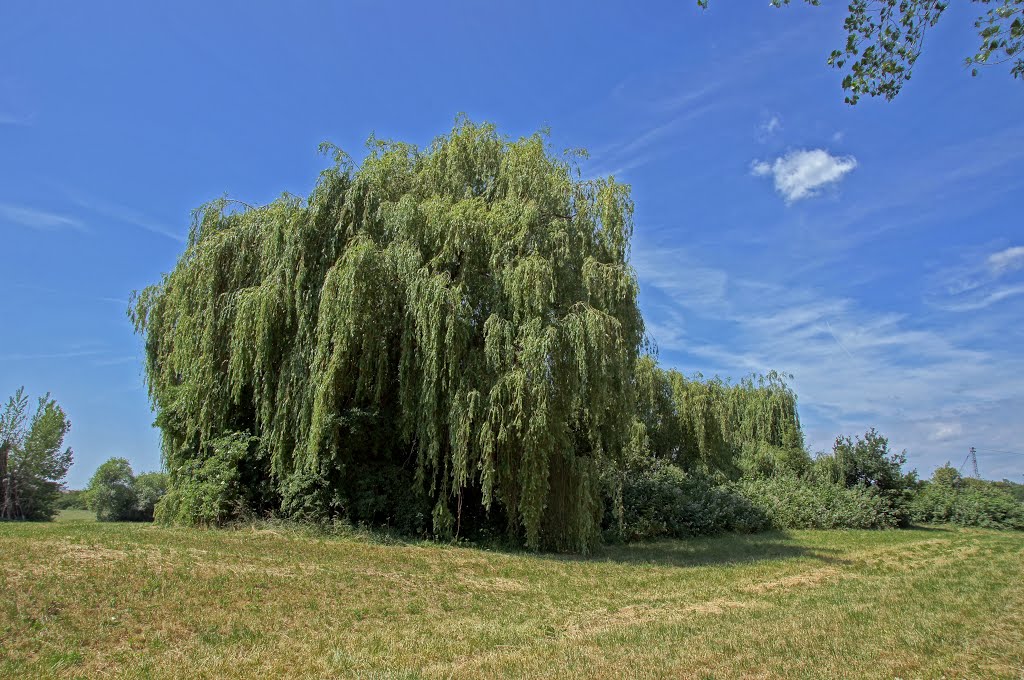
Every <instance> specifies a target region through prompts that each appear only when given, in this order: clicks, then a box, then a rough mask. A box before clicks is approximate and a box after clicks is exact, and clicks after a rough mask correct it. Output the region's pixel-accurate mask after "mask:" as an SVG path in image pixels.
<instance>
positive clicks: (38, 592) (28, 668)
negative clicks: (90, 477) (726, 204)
mask: <svg viewBox="0 0 1024 680" xmlns="http://www.w3.org/2000/svg"><path fill="white" fill-rule="evenodd" d="M63 519H64V521H59V522H54V523H49V524H2V525H0V555H2V556H3V557H2V560H0V564H2V570H0V676H3V677H83V678H96V677H180V678H200V677H205V678H238V677H251V678H270V677H355V676H360V677H396V678H417V677H443V678H448V677H461V678H474V677H494V676H501V677H530V678H533V677H780V676H790V677H889V678H891V677H901V678H913V677H929V678H930V677H940V676H945V677H1014V678H1019V677H1022V674H1024V592H1022V588H1021V586H1022V584H1024V535H1022V534H1020V533H1009V532H1006V533H1000V532H994V531H982V530H956V529H921V530H908V531H889V532H870V531H808V532H792V533H788V534H782V533H774V534H760V535H754V536H726V537H721V538H714V539H699V540H691V541H672V542H663V543H656V544H647V545H637V546H622V547H611V548H608V549H606V550H604V551H603V552H602V553H601V554H599V555H597V556H595V557H592V558H589V559H578V558H570V557H561V556H550V555H531V554H525V553H510V552H495V551H488V550H483V549H475V548H463V547H453V546H444V545H437V544H432V543H407V544H392V545H388V544H383V543H380V542H375V541H373V540H371V539H369V538H367V537H360V536H352V537H333V538H327V537H316V536H310V535H304V534H303V533H302V532H297V531H290V530H287V529H268V528H265V527H264V528H259V527H253V528H248V529H237V530H231V531H203V530H193V529H165V528H160V527H156V526H152V525H144V524H103V523H96V522H89V521H85V520H84V519H82V520H74V519H70V518H69V517H67V516H65V517H64V518H63Z"/></svg>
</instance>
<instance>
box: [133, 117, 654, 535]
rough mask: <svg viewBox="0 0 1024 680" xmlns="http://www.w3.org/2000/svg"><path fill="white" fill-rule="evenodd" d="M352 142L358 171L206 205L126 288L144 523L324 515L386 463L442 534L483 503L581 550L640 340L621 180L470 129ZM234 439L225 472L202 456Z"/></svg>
mask: <svg viewBox="0 0 1024 680" xmlns="http://www.w3.org/2000/svg"><path fill="white" fill-rule="evenodd" d="M369 146H370V153H369V155H368V157H367V158H366V159H365V160H364V161H363V163H362V165H361V166H359V167H354V166H353V165H352V164H351V163H350V162H349V160H348V158H347V157H346V156H345V155H344V154H343V153H341V152H340V151H337V150H333V149H332V148H330V147H327V149H328V150H333V151H334V155H335V161H336V165H335V166H334V167H333V168H330V169H328V170H327V171H325V172H324V173H323V174H322V175H321V179H320V182H319V183H318V185H317V186H316V188H315V189H314V190H313V192H312V193H311V195H310V196H309V198H308V199H305V200H303V199H299V198H296V197H292V196H285V197H283V198H281V199H280V200H278V201H276V202H274V203H272V204H270V205H268V206H265V207H262V208H257V209H248V210H244V211H238V210H232V209H230V208H231V205H230V204H229V203H228V202H227V201H223V200H222V201H215V202H214V203H212V204H209V205H206V206H204V207H203V208H201V209H200V210H199V211H197V213H196V216H195V220H194V224H193V228H192V231H191V234H190V237H189V241H188V245H187V248H186V251H185V253H184V254H183V255H182V256H181V259H180V260H179V261H178V264H177V266H176V267H175V269H174V271H172V272H171V273H170V274H168V275H166V276H165V277H164V279H163V281H162V282H161V283H159V284H158V285H156V286H152V287H150V288H147V289H146V290H144V291H142V292H141V293H140V294H139V295H138V296H137V300H136V305H135V308H134V310H133V318H134V321H135V324H136V328H137V329H138V331H139V332H141V333H143V334H144V335H145V341H146V355H147V361H146V370H147V377H148V383H149V389H150V395H151V398H152V400H153V403H154V406H155V408H156V410H157V414H158V415H157V424H158V425H159V427H160V428H161V431H162V434H163V444H164V457H165V461H166V465H167V468H168V470H169V472H170V475H171V479H170V489H171V490H170V492H169V494H168V496H167V499H166V500H165V501H164V505H163V506H162V507H161V509H160V511H159V512H158V514H159V515H160V516H161V517H164V518H167V519H174V520H182V521H196V522H200V523H219V522H222V521H224V520H226V519H228V518H229V517H230V516H232V515H233V514H234V513H236V512H238V511H239V509H240V508H242V507H243V506H255V507H249V509H250V510H251V511H262V510H277V511H283V512H286V513H291V514H297V515H305V514H310V513H312V514H317V515H324V514H331V513H333V512H337V511H338V509H339V508H341V509H343V510H348V509H349V508H350V507H354V506H355V505H357V504H358V503H356V502H353V500H352V499H355V498H356V497H357V496H359V495H360V494H362V493H364V491H362V490H360V489H361V488H362V489H365V485H363V484H362V482H363V480H362V479H360V478H357V477H355V476H354V474H353V470H364V471H366V472H367V475H368V478H369V479H371V480H377V479H379V478H380V477H381V475H382V472H383V471H385V470H393V469H396V468H397V469H400V470H402V471H403V472H402V474H401V475H399V479H406V478H410V477H411V478H413V479H414V480H415V488H413V485H412V484H411V485H410V487H409V488H407V489H406V490H405V493H406V494H407V495H409V496H413V497H415V496H416V495H417V494H422V495H424V496H426V497H428V498H429V501H430V507H433V508H434V510H433V511H432V512H431V515H432V517H433V518H434V519H435V520H436V524H435V526H434V527H433V529H434V530H435V532H436V533H438V534H439V535H440V534H444V533H445V532H446V531H447V530H449V529H450V528H452V522H450V521H449V517H450V516H452V517H453V518H454V525H453V526H454V528H460V526H464V523H463V520H468V519H469V518H470V517H473V518H479V517H482V516H484V515H486V511H487V510H491V509H494V510H496V511H497V512H498V513H500V514H501V515H503V516H504V518H505V522H506V524H507V525H508V526H509V527H510V530H511V531H513V532H515V533H517V534H518V535H520V536H522V537H523V538H524V539H525V543H526V544H527V545H528V546H530V547H533V548H537V547H541V546H543V547H547V548H554V549H567V550H578V551H585V550H588V549H589V548H590V547H591V546H592V545H593V543H594V541H595V540H596V539H597V538H598V536H599V527H600V514H601V498H600V490H599V483H598V481H599V476H600V473H601V470H602V469H603V468H604V467H605V466H607V465H614V461H616V460H617V459H618V458H619V457H621V456H622V453H623V451H624V448H625V446H626V445H627V438H628V436H629V434H630V423H631V422H632V420H633V413H634V408H633V404H632V394H631V391H630V390H628V389H624V387H623V386H628V385H629V384H630V382H631V377H632V376H633V373H634V367H635V362H636V358H637V354H638V348H639V346H640V344H641V340H642V337H643V323H642V320H641V318H640V313H639V310H638V308H637V304H636V296H637V281H636V277H635V274H634V272H633V270H632V268H631V267H630V266H629V263H628V254H629V240H630V237H631V233H632V203H631V200H630V197H629V191H628V188H627V187H625V186H623V185H619V184H616V183H615V182H614V181H612V180H605V179H595V180H587V181H581V180H579V179H578V176H579V174H578V171H577V169H576V166H575V161H574V159H573V157H571V156H570V157H567V158H559V157H555V156H554V155H552V154H551V153H550V151H549V149H548V147H547V145H546V142H545V138H544V137H543V136H542V135H540V134H537V135H533V136H531V137H527V138H524V139H520V140H518V141H510V140H508V139H506V138H504V137H501V136H500V135H498V134H497V132H496V131H495V129H494V128H493V127H492V126H490V125H475V124H473V123H471V122H469V121H467V120H459V121H458V122H457V123H456V126H455V128H454V129H453V130H452V132H451V133H450V134H449V135H446V136H442V137H439V138H438V139H436V140H435V141H434V142H433V143H432V144H431V145H430V146H429V147H427V148H426V149H418V148H416V147H414V146H412V145H409V144H404V143H400V142H384V141H378V140H375V139H371V140H370V144H369ZM242 431H247V432H250V433H252V435H253V436H254V439H253V440H252V445H251V446H249V445H246V446H244V447H242V449H243V451H242V452H241V454H240V455H242V457H243V459H242V460H236V459H234V458H231V459H230V460H228V459H224V458H223V457H222V456H221V455H220V454H213V453H211V450H213V449H216V448H217V447H216V446H215V445H213V442H214V441H216V440H218V438H221V437H223V436H225V435H226V434H228V433H231V432H242ZM246 466H248V467H246ZM367 467H368V468H369V470H368V471H367V470H366V468H367ZM293 475H298V476H297V477H293ZM214 479H219V480H221V481H223V484H222V485H220V486H217V487H214V486H213V482H212V481H211V480H214ZM310 480H323V481H325V482H326V483H327V484H328V485H329V489H328V491H327V492H323V490H322V489H321V488H320V485H319V482H318V483H312V484H311V483H309V482H310ZM214 491H216V493H214ZM371 493H372V491H371ZM304 495H305V496H309V498H308V499H303V498H302V496H304ZM469 497H473V498H474V499H475V500H474V503H475V504H476V505H477V506H478V507H480V508H482V509H483V510H484V511H485V513H483V514H482V513H479V512H476V511H475V510H473V509H472V508H469V507H467V506H466V505H465V504H464V503H463V502H462V501H463V500H464V499H466V498H469ZM345 499H349V503H348V507H346V506H345ZM282 502H284V506H282V505H281V503H282ZM385 514H386V513H385ZM414 515H415V513H411V514H409V515H408V516H407V517H406V519H409V518H411V517H413V516H414Z"/></svg>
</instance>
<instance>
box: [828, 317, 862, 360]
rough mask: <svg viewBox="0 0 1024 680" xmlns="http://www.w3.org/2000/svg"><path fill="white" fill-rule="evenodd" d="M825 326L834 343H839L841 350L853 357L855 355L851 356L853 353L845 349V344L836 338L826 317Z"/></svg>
mask: <svg viewBox="0 0 1024 680" xmlns="http://www.w3.org/2000/svg"><path fill="white" fill-rule="evenodd" d="M825 328H827V329H828V334H829V335H831V336H832V339H833V340H835V341H836V344H837V345H839V346H840V347H842V348H843V351H844V352H846V354H847V355H848V356H849V357H850V358H851V359H855V358H856V357H854V356H853V354H852V353H851V352H850V350H848V349H846V345H844V344H843V343H841V342H839V338H837V337H836V334H835V333H833V332H832V326H830V325H829V323H828V319H825Z"/></svg>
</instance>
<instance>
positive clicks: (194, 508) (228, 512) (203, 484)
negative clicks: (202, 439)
mask: <svg viewBox="0 0 1024 680" xmlns="http://www.w3.org/2000/svg"><path fill="white" fill-rule="evenodd" d="M254 441H255V440H254V438H253V437H251V436H250V435H249V434H248V433H244V432H232V433H231V434H228V435H225V436H223V437H219V438H217V439H215V440H213V441H212V442H211V443H210V446H209V447H208V449H209V453H208V457H207V458H205V459H202V460H200V459H197V458H190V459H187V460H186V461H185V462H184V463H183V464H182V465H181V467H179V468H178V469H177V470H176V471H175V472H174V473H173V474H174V484H173V485H172V488H171V490H170V491H169V492H168V493H167V495H166V496H164V497H163V499H162V500H161V501H160V502H159V503H157V506H156V511H155V517H156V520H157V521H158V522H161V523H165V524H175V523H182V524H197V525H201V526H217V525H223V524H226V523H228V522H230V521H231V520H233V519H237V518H238V517H239V516H240V515H241V514H242V513H243V512H244V511H245V509H246V503H245V496H244V493H243V488H242V485H241V483H240V482H241V479H242V474H241V470H240V463H241V462H242V460H243V459H244V458H245V457H246V456H247V454H248V452H249V449H250V447H251V446H252V445H253V443H254Z"/></svg>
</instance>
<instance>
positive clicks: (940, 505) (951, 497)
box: [910, 468, 1024, 530]
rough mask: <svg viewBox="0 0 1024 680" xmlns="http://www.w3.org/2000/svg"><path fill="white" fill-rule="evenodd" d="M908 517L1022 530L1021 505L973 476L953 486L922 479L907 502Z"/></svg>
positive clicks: (928, 521)
mask: <svg viewBox="0 0 1024 680" xmlns="http://www.w3.org/2000/svg"><path fill="white" fill-rule="evenodd" d="M941 469H942V468H940V470H941ZM910 516H911V519H913V520H914V521H915V522H927V523H948V524H956V525H959V526H970V527H986V528H989V529H1018V530H1024V504H1022V503H1020V502H1019V501H1018V500H1017V499H1015V498H1014V497H1013V496H1012V495H1011V494H1009V493H1007V492H1006V491H1005V490H1003V489H1001V488H999V487H997V486H996V485H995V484H993V483H991V482H984V481H981V480H975V479H971V480H963V481H962V482H961V483H960V484H958V485H956V486H953V485H949V484H945V483H941V482H940V481H939V480H938V479H933V481H932V482H930V483H927V482H926V483H925V484H924V485H923V487H922V488H921V489H920V490H919V491H918V492H917V493H916V494H915V495H914V497H913V499H912V500H911V502H910Z"/></svg>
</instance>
